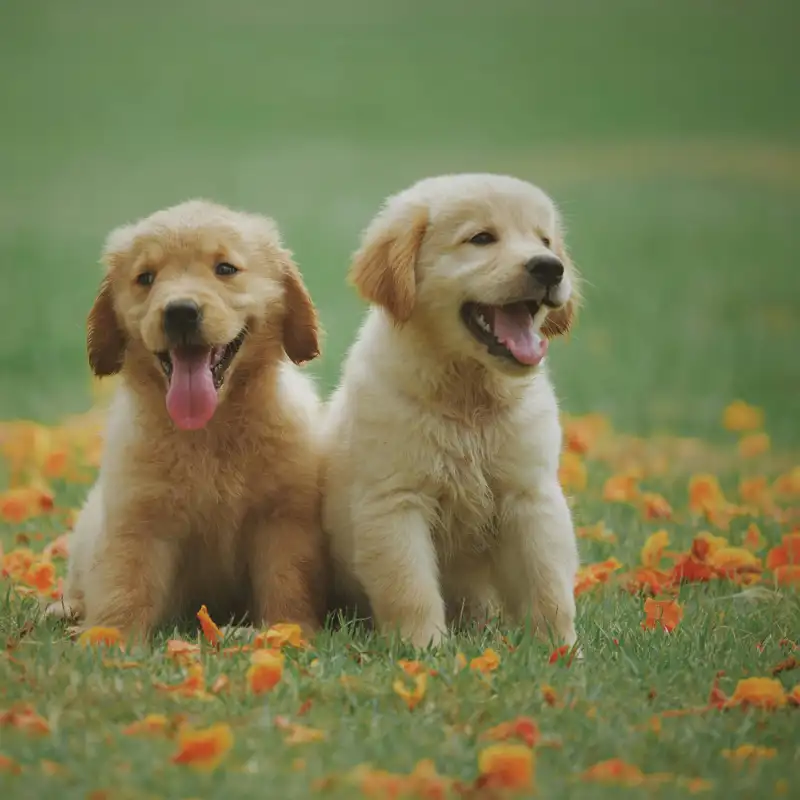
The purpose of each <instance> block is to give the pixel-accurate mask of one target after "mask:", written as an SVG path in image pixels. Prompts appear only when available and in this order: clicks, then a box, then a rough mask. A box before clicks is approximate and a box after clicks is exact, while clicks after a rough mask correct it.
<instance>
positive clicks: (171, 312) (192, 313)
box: [164, 300, 202, 341]
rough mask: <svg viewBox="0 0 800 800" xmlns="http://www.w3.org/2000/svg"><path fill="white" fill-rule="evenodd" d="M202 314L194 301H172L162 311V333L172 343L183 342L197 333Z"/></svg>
mask: <svg viewBox="0 0 800 800" xmlns="http://www.w3.org/2000/svg"><path fill="white" fill-rule="evenodd" d="M201 316H202V313H201V311H200V306H198V305H197V303H195V302H194V300H173V301H172V302H171V303H170V304H169V305H168V306H167V307H166V308H165V309H164V333H166V334H167V338H168V339H171V340H173V341H183V340H185V339H187V338H190V337H192V336H193V335H194V334H196V333H197V331H198V329H199V327H200V318H201Z"/></svg>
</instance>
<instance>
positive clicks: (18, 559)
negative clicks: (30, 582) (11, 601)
mask: <svg viewBox="0 0 800 800" xmlns="http://www.w3.org/2000/svg"><path fill="white" fill-rule="evenodd" d="M34 561H36V554H35V553H34V552H33V550H28V549H27V548H18V549H16V550H11V551H9V552H8V553H6V554H5V555H4V556H3V572H2V574H3V577H4V578H11V580H17V581H18V580H21V579H22V576H23V575H25V574H26V573H27V571H28V570H29V569H30V567H31V565H32V564H33V562H34Z"/></svg>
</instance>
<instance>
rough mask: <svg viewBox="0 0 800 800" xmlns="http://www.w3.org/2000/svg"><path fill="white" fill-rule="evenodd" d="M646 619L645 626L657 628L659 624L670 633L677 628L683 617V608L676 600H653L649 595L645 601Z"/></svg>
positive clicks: (643, 623) (643, 624)
mask: <svg viewBox="0 0 800 800" xmlns="http://www.w3.org/2000/svg"><path fill="white" fill-rule="evenodd" d="M644 613H645V620H644V622H642V627H643V628H650V629H652V628H655V627H656V626H657V625H658V626H659V627H661V628H663V630H664V631H666V632H667V633H669V632H670V631H673V630H675V628H676V627H677V626H678V623H679V622H680V621H681V619H683V609H682V608H681V607H680V605H679V604H678V603H677V602H676V601H675V600H653V598H652V597H648V598H647V600H645V601H644Z"/></svg>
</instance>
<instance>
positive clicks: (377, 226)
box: [349, 206, 428, 322]
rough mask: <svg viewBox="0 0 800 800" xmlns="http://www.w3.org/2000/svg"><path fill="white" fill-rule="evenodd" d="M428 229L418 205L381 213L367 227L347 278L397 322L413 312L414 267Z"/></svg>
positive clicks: (426, 215)
mask: <svg viewBox="0 0 800 800" xmlns="http://www.w3.org/2000/svg"><path fill="white" fill-rule="evenodd" d="M427 228H428V211H427V209H426V208H422V207H419V206H414V207H405V208H401V209H398V210H393V209H391V208H390V209H387V210H385V211H383V212H382V213H381V214H380V215H379V216H378V217H377V218H376V219H375V220H374V221H373V222H372V224H371V225H370V226H369V228H367V231H366V233H365V235H364V240H363V243H362V245H361V248H360V249H359V250H358V252H357V253H356V254H355V257H354V259H353V265H352V267H351V268H350V274H349V279H350V282H351V283H352V284H353V285H354V286H355V287H356V289H357V290H358V292H359V294H360V295H361V296H362V297H363V298H364V299H365V300H368V301H370V302H371V303H376V304H377V305H379V306H382V307H383V308H385V309H386V310H387V311H388V312H389V313H390V314H391V315H392V317H394V319H395V320H396V321H397V322H406V321H408V319H409V318H410V317H411V312H412V311H413V310H414V300H415V296H416V273H415V269H414V268H415V266H416V263H417V256H418V254H419V248H420V246H421V245H422V240H423V238H424V237H425V231H426V230H427Z"/></svg>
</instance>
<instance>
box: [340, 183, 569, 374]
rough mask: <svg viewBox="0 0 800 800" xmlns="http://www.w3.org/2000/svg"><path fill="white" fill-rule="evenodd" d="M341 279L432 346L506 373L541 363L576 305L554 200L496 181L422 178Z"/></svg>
mask: <svg viewBox="0 0 800 800" xmlns="http://www.w3.org/2000/svg"><path fill="white" fill-rule="evenodd" d="M350 277H351V280H352V281H353V283H354V284H355V285H356V287H357V289H358V290H359V292H360V293H361V294H362V296H363V297H364V298H365V299H367V300H369V301H370V302H372V303H375V304H377V305H379V306H382V307H383V308H385V309H386V310H387V311H388V313H389V314H390V315H391V316H392V317H393V318H394V320H395V321H396V322H397V323H398V324H400V325H416V326H417V327H419V328H421V329H422V330H424V331H425V335H426V337H427V338H428V340H429V342H430V345H431V347H433V348H436V349H437V350H444V351H447V352H448V353H449V354H450V355H451V356H455V357H459V356H460V357H464V356H466V357H471V358H476V359H478V360H480V361H481V362H483V363H484V364H486V365H487V366H489V367H491V368H495V369H500V370H502V371H505V372H510V373H513V374H520V373H523V372H525V371H528V370H531V369H533V368H535V367H536V366H538V365H539V363H541V361H542V359H543V358H544V356H545V353H546V352H547V341H548V339H549V338H551V337H553V336H557V335H559V334H563V333H566V332H567V331H568V330H569V329H570V326H571V325H572V321H573V318H574V315H575V311H576V309H577V305H578V298H579V295H578V281H579V276H578V273H577V270H576V269H575V267H574V266H573V264H572V262H571V261H570V259H569V256H568V254H567V251H566V247H565V244H564V239H563V233H562V229H561V224H560V220H559V216H558V212H557V211H556V208H555V206H554V204H553V202H552V201H551V200H550V198H549V197H548V196H547V195H546V194H545V193H544V192H542V191H541V190H540V189H537V188H536V187H535V186H532V185H531V184H529V183H526V182H524V181H521V180H517V179H515V178H510V177H505V176H499V175H452V176H442V177H437V178H429V179H427V180H423V181H421V182H420V183H418V184H416V185H414V186H412V187H411V188H410V189H407V190H406V191H404V192H401V193H400V194H398V195H395V196H394V197H391V198H390V199H389V200H388V201H387V203H386V205H385V207H384V208H383V210H382V211H381V212H380V214H379V215H378V216H377V217H376V218H375V219H374V220H373V222H372V224H371V225H370V226H369V228H368V229H367V231H366V233H365V235H364V240H363V243H362V246H361V249H360V250H359V251H358V252H357V253H356V256H355V259H354V262H353V266H352V270H351V273H350Z"/></svg>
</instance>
